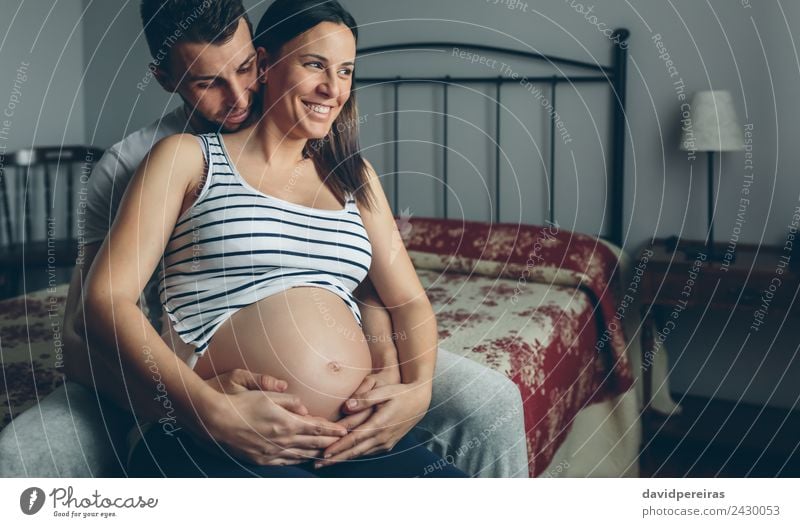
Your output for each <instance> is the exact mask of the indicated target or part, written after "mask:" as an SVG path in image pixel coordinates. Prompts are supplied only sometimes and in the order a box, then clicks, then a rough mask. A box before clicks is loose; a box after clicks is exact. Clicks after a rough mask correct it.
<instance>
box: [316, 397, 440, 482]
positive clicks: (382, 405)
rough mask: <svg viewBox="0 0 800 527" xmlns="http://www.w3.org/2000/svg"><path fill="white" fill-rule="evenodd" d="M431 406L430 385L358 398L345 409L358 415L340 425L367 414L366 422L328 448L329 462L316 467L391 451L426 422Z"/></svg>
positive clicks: (325, 453)
mask: <svg viewBox="0 0 800 527" xmlns="http://www.w3.org/2000/svg"><path fill="white" fill-rule="evenodd" d="M351 402H352V403H354V404H351ZM430 403H431V384H430V382H427V383H409V384H392V385H387V386H381V387H377V388H374V389H372V390H370V391H369V392H367V393H365V394H358V395H354V396H353V397H351V398H350V399H349V400H348V401H347V403H346V405H345V407H346V408H347V410H348V411H349V412H356V413H354V414H353V415H349V416H347V417H345V418H343V419H341V420H340V421H338V423H340V424H341V423H343V422H347V421H348V420H352V419H353V418H355V417H356V416H358V415H361V416H363V415H366V418H365V419H364V422H363V423H361V424H360V425H358V426H356V427H355V428H354V429H353V430H352V431H351V432H350V433H348V434H347V435H346V436H344V437H343V438H341V439H339V440H338V441H336V442H335V443H333V444H332V445H330V446H329V447H327V448H326V449H325V451H324V453H323V457H324V458H325V459H324V460H321V461H318V462H316V463H315V464H314V466H315V468H320V467H325V466H328V465H331V464H333V463H337V462H339V461H344V460H347V459H354V458H357V457H361V456H366V455H370V454H376V453H380V452H388V451H390V450H391V449H392V448H394V446H395V445H396V444H397V443H398V441H400V439H401V438H402V437H403V436H405V435H406V434H407V433H408V432H409V431H410V430H411V429H412V428H414V426H416V424H417V423H418V422H419V421H420V420H422V418H423V417H424V416H425V412H426V411H427V410H428V407H429V406H430ZM364 412H368V413H367V414H365V413H364Z"/></svg>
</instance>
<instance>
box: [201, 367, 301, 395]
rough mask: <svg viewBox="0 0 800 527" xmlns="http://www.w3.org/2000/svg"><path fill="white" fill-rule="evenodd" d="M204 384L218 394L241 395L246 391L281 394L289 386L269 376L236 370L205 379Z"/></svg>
mask: <svg viewBox="0 0 800 527" xmlns="http://www.w3.org/2000/svg"><path fill="white" fill-rule="evenodd" d="M206 384H208V385H209V386H211V387H212V388H214V389H215V390H217V391H218V392H220V393H227V394H234V393H241V392H246V391H248V390H263V391H267V392H283V391H284V390H286V388H287V387H288V386H289V385H288V384H287V383H286V381H284V380H282V379H276V378H275V377H273V376H271V375H267V374H265V373H253V372H251V371H248V370H242V369H238V368H237V369H235V370H231V371H228V372H225V373H221V374H219V375H217V376H216V377H212V378H210V379H206Z"/></svg>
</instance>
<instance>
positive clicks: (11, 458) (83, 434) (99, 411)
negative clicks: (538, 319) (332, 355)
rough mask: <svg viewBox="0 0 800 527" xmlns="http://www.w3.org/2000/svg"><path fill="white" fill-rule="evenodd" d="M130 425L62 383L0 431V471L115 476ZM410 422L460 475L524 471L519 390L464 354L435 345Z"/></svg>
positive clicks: (102, 403)
mask: <svg viewBox="0 0 800 527" xmlns="http://www.w3.org/2000/svg"><path fill="white" fill-rule="evenodd" d="M130 424H131V423H130V421H129V419H126V417H125V416H123V415H121V412H120V411H119V410H117V409H116V407H115V406H114V405H113V404H111V403H110V402H108V401H107V400H105V399H104V398H102V397H98V396H97V395H96V394H95V393H94V392H93V391H91V390H89V389H87V388H85V387H83V386H81V385H80V384H77V383H74V382H67V383H65V384H64V385H63V386H61V387H59V388H58V389H57V390H55V391H54V392H53V393H52V394H50V395H48V396H47V397H45V398H44V399H42V400H41V401H40V403H39V404H38V405H36V406H34V407H32V408H30V409H28V410H27V411H25V412H23V413H22V414H20V415H19V416H17V417H16V418H15V419H14V420H13V421H11V424H9V425H8V426H7V427H6V428H4V429H3V430H2V431H0V477H111V476H118V475H122V473H123V472H122V469H121V468H120V467H124V462H125V459H126V454H127V450H126V442H125V435H126V432H127V429H128V426H129V425H130ZM418 428H419V430H420V431H421V432H422V434H423V435H424V436H425V437H426V438H427V439H429V440H430V441H429V442H428V443H427V445H428V448H430V449H431V450H432V451H434V452H435V453H437V454H438V455H439V456H441V457H442V458H443V460H444V462H448V463H452V464H455V465H456V466H457V467H458V468H460V469H461V470H463V471H464V472H466V473H467V474H470V475H473V476H479V477H527V475H528V456H527V451H526V446H525V435H524V434H525V426H524V423H523V414H522V399H521V397H520V394H519V390H518V389H517V387H516V385H515V384H514V383H513V382H511V381H510V380H509V379H508V378H507V377H506V376H504V375H502V374H500V373H497V372H495V371H494V370H491V369H489V368H486V367H484V366H482V365H480V364H478V363H476V362H474V361H472V360H469V359H464V358H462V357H460V356H458V355H455V354H454V353H450V352H448V351H445V350H443V349H441V348H440V349H439V353H438V359H437V362H436V377H435V379H434V383H433V397H432V400H431V407H430V411H429V412H428V414H427V415H426V416H425V418H424V419H423V420H422V421H421V422H420V423H419V424H418ZM429 468H430V470H437V468H439V467H436V466H431V467H429Z"/></svg>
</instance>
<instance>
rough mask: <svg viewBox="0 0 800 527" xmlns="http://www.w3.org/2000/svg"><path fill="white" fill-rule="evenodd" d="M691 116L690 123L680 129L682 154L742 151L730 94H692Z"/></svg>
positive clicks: (707, 92)
mask: <svg viewBox="0 0 800 527" xmlns="http://www.w3.org/2000/svg"><path fill="white" fill-rule="evenodd" d="M690 114H691V121H689V122H686V123H684V124H683V126H682V129H683V133H682V135H681V150H693V151H696V152H726V151H732V150H742V149H743V148H744V135H743V134H742V127H741V126H740V125H739V119H738V117H737V116H736V108H735V107H734V106H733V97H731V94H730V92H729V91H727V90H714V91H701V92H697V93H695V94H694V97H692V106H691V109H690Z"/></svg>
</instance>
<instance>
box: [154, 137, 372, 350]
mask: <svg viewBox="0 0 800 527" xmlns="http://www.w3.org/2000/svg"><path fill="white" fill-rule="evenodd" d="M197 138H198V140H199V141H200V144H201V146H202V148H203V153H204V155H205V159H206V171H207V172H206V179H205V181H204V183H203V186H202V189H201V191H200V193H199V195H198V197H197V199H196V201H195V203H194V204H193V205H192V206H191V207H190V208H189V209H188V210H186V211H185V212H184V213H183V214H182V215H181V216H180V218H178V221H177V223H176V225H175V229H174V230H173V232H172V235H171V237H170V239H169V242H168V244H167V247H166V249H165V251H164V256H163V260H162V264H161V269H160V271H159V275H158V279H159V281H158V283H159V295H160V299H161V303H162V305H163V306H164V311H165V312H166V313H167V315H168V316H169V318H170V320H171V321H172V324H173V329H174V331H175V332H176V333H177V334H178V335H179V336H180V338H181V340H183V341H184V342H186V343H187V344H190V345H191V346H193V347H194V357H191V358H189V361H190V363H194V362H195V361H196V359H197V358H198V357H199V356H201V355H202V354H203V353H204V352H205V351H206V349H207V348H208V345H209V342H210V341H211V338H212V337H213V335H214V332H215V331H216V330H217V329H218V328H219V327H220V326H221V325H222V324H223V323H224V322H225V321H226V320H227V319H228V318H229V317H231V316H232V315H233V314H234V313H235V312H236V311H237V310H239V309H241V308H243V307H246V306H249V305H251V304H253V303H255V302H258V301H259V300H261V299H263V298H266V297H268V296H270V295H274V294H276V293H279V292H282V291H285V290H286V289H289V288H292V287H298V286H311V287H321V288H323V289H326V290H328V291H330V292H332V293H334V294H336V295H338V296H339V297H340V298H341V299H342V300H343V301H344V302H345V304H346V305H347V306H348V307H349V308H350V311H352V313H353V316H354V317H355V319H356V321H357V322H358V324H359V326H361V313H360V311H359V309H358V305H357V304H356V302H355V300H354V298H353V295H352V292H353V290H354V289H355V288H356V287H357V286H358V284H360V283H361V281H362V280H363V279H364V278H365V277H366V276H367V272H368V270H369V266H370V262H371V260H372V249H371V245H370V241H369V238H368V236H367V231H366V229H365V228H364V224H363V222H362V220H361V215H360V214H359V211H358V207H357V206H356V202H355V199H354V198H353V195H352V194H350V193H348V194H347V197H346V204H345V207H344V208H343V209H340V210H324V209H317V208H312V207H307V206H304V205H298V204H295V203H291V202H288V201H284V200H282V199H279V198H276V197H273V196H269V195H267V194H264V193H263V192H260V191H258V190H256V189H255V188H253V187H252V186H250V185H249V184H248V183H247V182H246V181H245V180H244V179H243V178H242V176H241V175H240V174H239V173H238V172H237V170H236V168H235V167H234V165H233V163H232V162H231V159H230V156H229V155H228V153H227V151H226V150H225V143H224V141H223V139H222V137H221V136H220V135H219V134H217V133H210V134H203V135H199V136H197Z"/></svg>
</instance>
